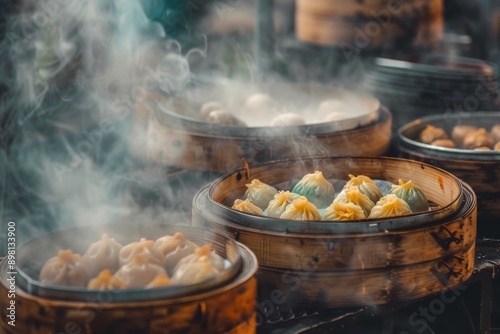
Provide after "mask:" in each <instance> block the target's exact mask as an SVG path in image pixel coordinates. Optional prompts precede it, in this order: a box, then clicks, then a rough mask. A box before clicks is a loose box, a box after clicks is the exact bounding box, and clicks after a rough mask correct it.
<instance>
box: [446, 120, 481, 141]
mask: <svg viewBox="0 0 500 334" xmlns="http://www.w3.org/2000/svg"><path fill="white" fill-rule="evenodd" d="M476 130H477V127H475V126H472V125H465V124H460V125H456V126H454V127H453V130H452V131H451V139H453V140H454V141H455V142H456V143H462V142H463V141H464V138H465V136H467V134H468V133H470V132H473V131H476Z"/></svg>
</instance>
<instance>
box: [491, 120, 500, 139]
mask: <svg viewBox="0 0 500 334" xmlns="http://www.w3.org/2000/svg"><path fill="white" fill-rule="evenodd" d="M490 134H491V136H492V137H493V140H494V141H495V142H500V124H495V125H493V127H492V128H491V131H490Z"/></svg>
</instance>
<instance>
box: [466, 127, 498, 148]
mask: <svg viewBox="0 0 500 334" xmlns="http://www.w3.org/2000/svg"><path fill="white" fill-rule="evenodd" d="M493 144H494V142H493V137H492V136H491V135H490V134H489V133H488V132H487V131H486V129H484V128H480V129H477V130H476V131H472V132H469V133H468V134H467V135H466V136H465V138H464V141H463V143H462V145H463V147H464V148H466V149H475V148H476V147H481V146H486V147H492V146H493Z"/></svg>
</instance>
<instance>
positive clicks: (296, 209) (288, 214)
mask: <svg viewBox="0 0 500 334" xmlns="http://www.w3.org/2000/svg"><path fill="white" fill-rule="evenodd" d="M280 218H281V219H292V220H320V219H321V216H320V214H319V211H318V209H317V208H316V206H315V205H314V204H313V203H311V202H309V201H308V200H307V198H306V197H304V196H300V197H299V198H297V199H296V200H294V201H293V202H292V203H290V204H289V205H288V206H287V207H286V209H285V212H283V213H282V214H281V216H280Z"/></svg>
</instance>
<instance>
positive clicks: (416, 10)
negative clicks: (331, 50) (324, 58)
mask: <svg viewBox="0 0 500 334" xmlns="http://www.w3.org/2000/svg"><path fill="white" fill-rule="evenodd" d="M394 4H398V5H394ZM296 5H297V6H296V7H297V11H296V19H295V23H296V35H297V38H298V39H300V40H302V41H305V42H309V43H314V44H320V45H343V46H344V47H346V46H347V45H348V46H350V47H351V48H353V47H355V48H364V47H367V46H382V45H387V44H390V43H392V42H395V41H396V40H397V39H406V40H407V41H408V40H410V41H412V44H413V45H415V46H429V45H434V44H436V43H437V42H439V41H441V40H442V38H443V0H431V1H428V0H418V1H398V2H394V1H389V0H364V1H357V0H348V1H335V0H296Z"/></svg>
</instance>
